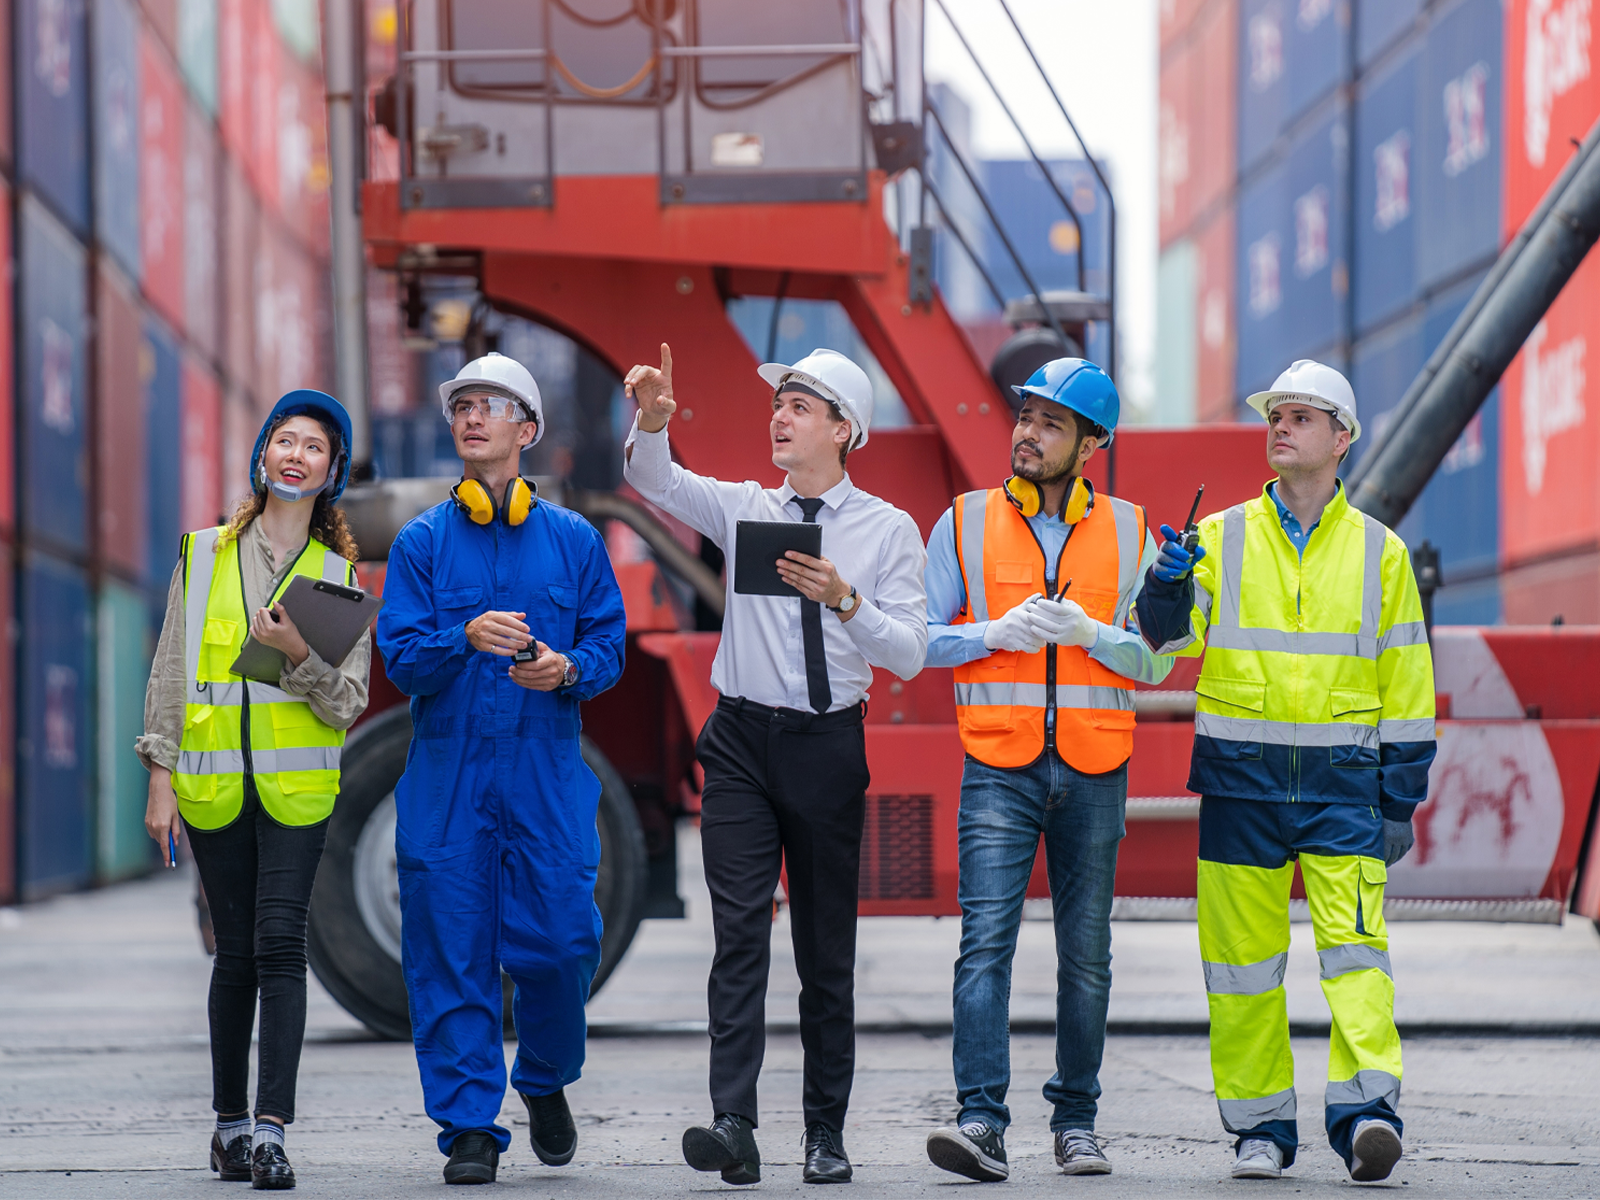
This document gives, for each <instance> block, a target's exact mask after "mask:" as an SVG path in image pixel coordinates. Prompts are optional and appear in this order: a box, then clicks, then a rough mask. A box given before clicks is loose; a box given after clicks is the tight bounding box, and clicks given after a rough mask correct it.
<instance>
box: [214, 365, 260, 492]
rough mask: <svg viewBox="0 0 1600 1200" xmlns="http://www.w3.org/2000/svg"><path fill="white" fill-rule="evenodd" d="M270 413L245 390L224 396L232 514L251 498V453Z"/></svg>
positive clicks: (225, 488) (225, 479) (225, 487)
mask: <svg viewBox="0 0 1600 1200" xmlns="http://www.w3.org/2000/svg"><path fill="white" fill-rule="evenodd" d="M266 411H267V410H259V411H258V409H257V408H256V405H255V402H254V401H252V400H251V399H250V395H249V393H248V392H246V391H245V390H244V389H243V388H239V387H235V386H231V385H230V386H229V387H227V388H226V389H225V390H224V391H223V393H222V499H223V505H224V507H225V508H227V510H228V511H229V512H232V511H233V507H234V505H236V504H238V503H239V501H241V500H243V499H244V498H245V497H246V496H247V495H249V494H250V452H251V451H252V450H253V449H255V444H256V435H257V434H258V433H260V432H261V422H262V421H264V420H265V419H266Z"/></svg>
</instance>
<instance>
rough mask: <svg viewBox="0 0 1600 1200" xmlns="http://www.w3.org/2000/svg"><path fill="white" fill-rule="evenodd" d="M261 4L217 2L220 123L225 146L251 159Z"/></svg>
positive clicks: (234, 0)
mask: <svg viewBox="0 0 1600 1200" xmlns="http://www.w3.org/2000/svg"><path fill="white" fill-rule="evenodd" d="M259 2H260V0H217V123H218V125H220V126H221V128H222V144H223V145H224V146H225V147H226V148H227V149H228V151H229V152H230V153H231V154H232V155H233V156H234V157H235V158H237V159H238V160H239V161H241V162H243V161H245V160H246V159H248V158H249V157H250V92H251V88H250V61H251V59H250V49H249V47H250V38H251V36H252V20H251V18H250V16H249V14H250V12H251V11H252V10H253V9H254V8H255V6H256V5H257V4H258V3H259Z"/></svg>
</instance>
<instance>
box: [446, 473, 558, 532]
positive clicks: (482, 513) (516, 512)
mask: <svg viewBox="0 0 1600 1200" xmlns="http://www.w3.org/2000/svg"><path fill="white" fill-rule="evenodd" d="M450 498H451V499H452V500H454V501H455V502H456V507H457V508H459V509H460V510H461V511H462V512H464V513H466V514H467V519H468V520H469V521H471V522H472V523H473V524H474V525H487V524H489V523H490V522H491V521H493V520H494V518H495V513H496V511H497V510H496V506H495V502H494V497H493V496H491V495H490V494H489V489H488V488H486V487H484V486H483V484H481V483H479V482H478V481H477V480H476V479H463V480H462V481H461V482H460V483H458V484H456V485H455V487H453V488H451V489H450ZM538 502H539V489H538V487H537V486H535V485H534V484H531V483H529V482H528V481H527V480H526V479H524V478H523V477H522V476H520V475H518V476H517V477H516V478H515V479H513V480H512V481H511V482H510V483H508V484H506V494H505V496H504V497H503V498H502V501H501V503H500V505H499V508H498V512H499V514H500V519H501V520H503V521H504V522H505V523H506V524H507V525H521V524H522V523H523V522H524V521H526V520H527V519H528V514H529V513H530V512H532V511H533V506H534V505H535V504H537V503H538Z"/></svg>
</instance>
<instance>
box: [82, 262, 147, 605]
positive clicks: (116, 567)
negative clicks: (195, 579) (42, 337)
mask: <svg viewBox="0 0 1600 1200" xmlns="http://www.w3.org/2000/svg"><path fill="white" fill-rule="evenodd" d="M95 328H96V331H97V333H98V336H97V337H96V338H95V375H96V379H95V404H96V408H95V434H94V455H95V469H94V476H95V483H96V487H95V488H94V489H92V490H93V493H94V500H95V511H96V518H95V528H94V536H95V556H96V558H97V559H98V560H99V562H100V564H101V566H102V568H103V569H104V570H106V571H109V572H111V573H113V574H116V575H119V576H121V577H122V578H123V579H125V580H127V581H128V582H130V583H135V584H141V583H147V584H150V585H151V586H155V587H159V586H161V584H162V583H163V582H164V580H160V579H151V578H149V567H150V552H149V540H148V539H149V532H150V514H149V498H148V490H147V489H148V487H149V470H148V464H147V461H146V455H145V427H146V424H147V422H146V417H145V396H144V386H143V382H142V379H141V372H140V364H141V360H142V357H143V356H142V350H143V346H144V330H143V317H142V316H141V314H140V312H139V303H138V300H137V299H136V298H135V294H134V289H133V285H132V284H130V283H129V282H128V281H127V280H126V279H125V278H123V276H122V273H121V272H120V271H118V270H117V269H116V268H115V267H114V266H112V264H111V261H110V260H109V259H108V258H106V257H104V256H102V257H101V259H100V263H99V267H98V269H97V270H96V272H95Z"/></svg>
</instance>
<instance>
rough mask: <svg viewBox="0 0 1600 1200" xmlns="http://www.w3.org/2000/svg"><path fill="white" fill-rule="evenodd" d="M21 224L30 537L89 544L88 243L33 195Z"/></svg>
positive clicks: (25, 527) (80, 551)
mask: <svg viewBox="0 0 1600 1200" xmlns="http://www.w3.org/2000/svg"><path fill="white" fill-rule="evenodd" d="M19 226H20V234H21V236H20V239H19V240H20V242H21V246H20V250H21V259H22V281H21V283H22V286H21V289H20V290H21V295H20V296H19V297H18V308H19V310H20V312H21V334H22V346H21V350H22V353H21V355H20V356H19V358H20V363H19V365H20V368H21V373H20V386H19V388H18V399H19V401H20V403H21V408H22V413H21V418H20V420H19V421H18V426H19V433H20V441H19V444H18V447H17V470H18V473H19V476H20V478H19V480H18V482H19V485H20V486H19V488H18V491H19V497H20V500H21V508H22V512H21V522H20V523H21V528H22V532H23V536H24V538H26V539H28V540H39V541H42V542H47V543H50V544H51V545H52V546H53V547H54V548H55V549H56V550H58V551H59V552H60V553H62V554H64V555H66V556H69V557H71V556H74V555H85V554H87V553H88V549H89V527H88V505H87V504H86V503H85V496H86V494H87V491H88V487H89V438H88V432H89V407H88V403H87V400H86V396H87V393H86V388H85V383H86V380H87V378H88V375H87V341H88V336H87V335H88V321H87V316H86V312H85V309H86V303H85V296H86V293H87V279H86V275H85V272H86V269H87V268H86V262H87V258H86V256H85V254H84V250H83V247H82V246H80V245H79V244H78V243H77V241H76V239H74V238H73V236H72V235H71V234H70V233H68V232H67V231H66V229H65V228H63V227H62V225H61V224H60V222H58V221H57V220H56V219H55V218H54V217H52V216H51V215H50V214H49V213H48V212H47V211H45V208H44V206H43V205H42V204H40V203H39V201H38V200H36V199H35V198H34V197H33V196H31V195H24V197H23V201H22V218H21V221H20V222H19Z"/></svg>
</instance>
